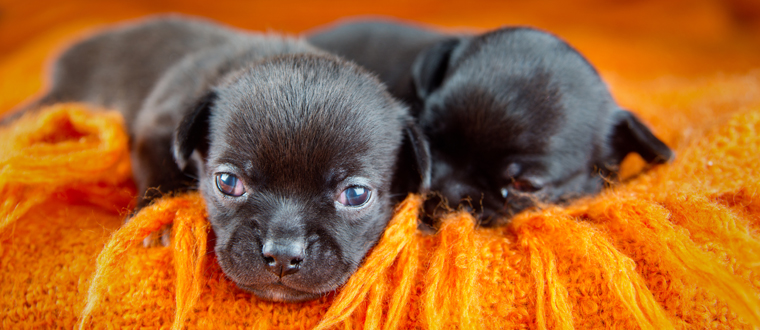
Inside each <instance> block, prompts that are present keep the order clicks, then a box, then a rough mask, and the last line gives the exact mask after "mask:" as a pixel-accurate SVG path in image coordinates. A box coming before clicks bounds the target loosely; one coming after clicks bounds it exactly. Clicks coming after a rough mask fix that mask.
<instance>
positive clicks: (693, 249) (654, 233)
mask: <svg viewBox="0 0 760 330" xmlns="http://www.w3.org/2000/svg"><path fill="white" fill-rule="evenodd" d="M618 205H620V206H618ZM623 205H624V206H623ZM590 209H594V210H595V211H596V212H600V214H598V215H595V217H597V218H600V219H604V220H605V221H610V222H613V223H614V224H611V225H614V226H615V227H616V228H621V229H622V230H624V231H627V232H626V235H628V236H631V237H640V239H643V240H646V242H647V244H650V245H651V246H652V247H653V249H655V250H656V251H658V255H659V258H660V260H662V261H663V262H665V263H667V264H669V266H668V268H669V269H676V270H680V271H681V272H682V273H683V275H684V276H687V277H689V278H692V279H693V280H695V281H696V283H697V285H698V286H699V287H701V288H705V289H706V290H708V291H710V292H712V293H713V294H714V295H715V296H716V297H718V298H719V299H721V300H722V301H725V302H726V303H727V304H728V306H729V307H730V308H731V310H732V311H734V312H735V313H736V314H737V315H739V316H741V317H742V318H743V319H744V320H745V321H747V322H749V323H750V324H752V325H754V326H756V327H760V298H758V297H757V295H755V294H754V292H756V291H755V289H754V288H753V287H751V286H749V285H748V284H747V283H745V282H744V281H742V280H741V279H740V278H738V277H737V276H735V275H733V274H731V273H730V272H729V271H727V270H726V266H725V265H722V264H721V263H720V262H718V261H717V260H715V257H713V256H712V255H710V254H708V253H706V252H704V251H702V250H701V249H700V248H699V247H698V246H697V245H696V244H695V243H694V241H693V240H692V239H691V238H690V237H689V235H688V231H685V230H677V229H676V226H675V225H674V224H673V223H672V222H671V220H670V219H669V218H670V217H671V216H672V214H671V212H670V211H668V210H666V209H664V208H663V207H662V206H660V205H659V204H655V203H652V202H646V201H638V200H627V201H625V202H622V203H615V204H614V205H613V204H612V203H609V204H608V206H607V207H606V208H590ZM628 213H632V216H630V217H629V216H626V214H628ZM595 214H596V213H595ZM676 216H677V219H675V220H676V221H679V222H689V220H688V217H687V218H682V216H683V215H682V214H679V213H676ZM629 219H645V220H646V222H643V221H642V220H636V221H629ZM722 220H724V219H720V220H719V219H715V220H705V221H708V222H709V221H722ZM716 225H717V223H716ZM720 226H725V224H723V225H720ZM723 231H725V229H724V230H723ZM726 235H728V233H726ZM730 236H733V235H730ZM732 239H734V238H732Z"/></svg>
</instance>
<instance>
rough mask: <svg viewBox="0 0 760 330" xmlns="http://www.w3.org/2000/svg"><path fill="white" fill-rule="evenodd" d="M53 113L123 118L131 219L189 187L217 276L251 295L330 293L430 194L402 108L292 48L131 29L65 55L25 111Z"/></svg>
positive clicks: (236, 34) (167, 22) (265, 38)
mask: <svg viewBox="0 0 760 330" xmlns="http://www.w3.org/2000/svg"><path fill="white" fill-rule="evenodd" d="M67 101H82V102H89V103H92V104H96V105H100V106H105V107H110V108H115V109H118V110H120V111H121V112H122V113H123V114H124V118H125V121H126V124H127V126H128V130H129V133H130V135H131V139H132V140H131V144H132V145H131V148H132V158H133V165H134V166H133V167H134V177H135V181H136V183H137V186H138V188H139V192H140V194H141V195H140V197H139V198H138V209H139V208H141V207H143V206H145V205H147V204H148V203H150V201H151V199H153V198H155V197H157V196H160V195H162V194H166V193H170V192H176V191H182V190H187V189H194V188H197V189H198V190H200V193H201V194H202V196H203V198H204V199H205V201H206V204H207V208H208V217H209V221H210V223H211V225H212V228H213V231H214V233H215V236H216V246H215V252H216V256H217V259H218V261H219V263H220V265H221V267H222V269H223V271H224V272H225V274H226V275H227V276H228V277H229V278H230V279H232V280H233V281H234V282H236V283H237V285H238V286H239V287H241V288H243V289H245V290H248V291H250V292H252V293H253V294H255V295H256V296H257V297H259V298H262V299H268V300H274V301H285V302H295V301H303V300H309V299H314V298H317V297H320V295H323V294H325V293H327V292H329V291H332V290H335V289H336V288H337V287H338V286H340V285H341V284H343V283H344V282H345V281H346V280H347V279H348V277H349V276H350V275H351V274H352V273H353V272H354V271H355V270H356V268H357V267H358V266H359V264H360V263H361V261H362V259H363V257H364V256H365V254H366V253H367V251H368V250H369V249H370V248H371V247H372V246H374V245H375V243H376V242H377V241H378V239H379V238H380V236H381V234H382V232H383V230H384V229H385V227H386V224H387V223H388V221H389V219H390V217H391V215H392V211H393V203H394V201H396V200H398V199H399V198H402V197H404V196H406V194H407V193H408V192H410V191H415V190H416V189H417V188H419V187H423V186H426V185H429V183H427V182H424V181H425V178H427V176H426V175H427V174H426V173H428V172H429V168H428V167H429V159H428V157H429V156H428V155H427V146H426V144H425V141H424V139H423V138H422V136H421V134H420V133H419V132H418V130H417V129H416V128H415V127H416V126H415V125H414V121H413V119H412V118H411V116H409V114H408V110H407V108H406V107H405V106H403V105H402V104H401V103H400V102H398V101H396V100H395V99H394V98H392V97H391V95H390V94H389V93H388V92H386V91H385V89H384V87H383V86H382V84H381V83H380V82H379V81H378V80H377V79H375V78H374V77H373V76H371V75H370V74H369V73H367V72H366V71H364V70H363V69H361V68H359V67H358V66H356V65H353V64H351V63H348V62H346V61H344V60H341V59H339V58H337V57H335V56H333V55H329V54H326V53H323V52H320V51H318V50H316V49H315V48H313V47H311V46H309V45H308V44H306V43H305V42H304V41H301V40H296V39H291V38H286V37H278V36H273V35H259V34H253V33H244V32H240V31H235V30H232V29H229V28H225V27H221V26H219V25H215V24H213V23H210V22H206V21H201V20H198V19H189V18H182V17H159V18H153V19H150V20H145V21H142V22H140V23H137V24H132V25H127V26H122V27H119V28H116V29H113V30H110V31H107V32H105V33H102V34H99V35H96V36H93V37H91V38H89V39H87V40H84V41H82V42H80V43H78V44H76V45H74V46H73V47H72V48H71V49H69V50H68V51H66V52H65V53H64V54H63V55H62V56H61V57H60V58H59V59H58V61H57V63H56V65H55V70H54V75H53V84H52V89H51V91H50V92H49V93H48V94H47V95H46V96H44V97H42V98H41V99H40V100H39V101H37V102H36V103H35V104H34V105H32V106H30V109H36V108H39V107H40V106H41V105H45V104H50V103H55V102H67ZM186 174H187V175H186ZM427 180H429V178H427Z"/></svg>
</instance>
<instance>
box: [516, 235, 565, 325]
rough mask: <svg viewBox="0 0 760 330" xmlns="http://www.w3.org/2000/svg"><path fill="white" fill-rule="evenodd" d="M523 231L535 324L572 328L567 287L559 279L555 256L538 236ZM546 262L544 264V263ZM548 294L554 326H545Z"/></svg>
mask: <svg viewBox="0 0 760 330" xmlns="http://www.w3.org/2000/svg"><path fill="white" fill-rule="evenodd" d="M530 236H531V235H530V234H528V233H523V235H522V237H523V238H524V241H523V245H527V246H528V250H529V256H530V257H529V258H530V268H531V273H532V274H533V280H534V281H535V283H536V284H535V285H536V325H537V326H538V328H539V329H542V330H544V329H548V328H555V329H573V314H572V312H571V311H570V309H571V308H570V303H569V302H568V297H567V289H565V287H563V286H562V285H561V283H560V281H559V275H558V274H557V268H556V256H555V255H554V253H552V252H551V251H550V250H549V249H548V248H546V246H547V245H546V244H545V243H544V242H542V241H541V240H540V238H538V237H532V239H531V237H530ZM545 264H546V265H545ZM547 293H548V295H549V309H550V311H551V312H552V313H551V315H552V316H554V324H553V325H554V326H553V327H548V326H547V323H548V322H547V310H546V306H545V305H546V297H545V296H546V295H547Z"/></svg>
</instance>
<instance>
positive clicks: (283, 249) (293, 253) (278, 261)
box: [261, 240, 304, 278]
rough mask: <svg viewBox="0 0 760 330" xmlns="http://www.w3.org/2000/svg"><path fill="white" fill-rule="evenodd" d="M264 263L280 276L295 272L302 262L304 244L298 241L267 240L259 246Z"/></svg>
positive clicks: (269, 269) (268, 268)
mask: <svg viewBox="0 0 760 330" xmlns="http://www.w3.org/2000/svg"><path fill="white" fill-rule="evenodd" d="M261 256H262V257H263V258H264V265H265V266H266V269H267V270H268V271H270V272H271V273H273V274H275V275H277V276H278V277H280V278H282V277H284V276H287V275H291V274H295V273H297V272H298V270H299V269H300V268H301V264H302V263H303V262H304V246H303V244H302V243H300V242H288V241H273V240H269V241H267V242H266V243H264V245H263V246H262V248H261Z"/></svg>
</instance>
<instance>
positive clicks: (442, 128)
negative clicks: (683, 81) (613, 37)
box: [413, 28, 672, 225]
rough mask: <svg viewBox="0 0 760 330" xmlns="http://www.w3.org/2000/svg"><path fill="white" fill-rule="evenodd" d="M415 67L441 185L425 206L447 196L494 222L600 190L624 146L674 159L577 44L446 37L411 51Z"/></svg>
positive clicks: (527, 33) (517, 32) (527, 34)
mask: <svg viewBox="0 0 760 330" xmlns="http://www.w3.org/2000/svg"><path fill="white" fill-rule="evenodd" d="M413 75H414V79H415V85H416V88H417V91H418V94H419V96H420V98H421V99H423V100H424V109H422V111H421V113H420V114H419V122H420V125H421V127H422V129H423V131H424V132H425V133H426V134H427V136H428V138H429V141H430V148H431V155H432V163H433V167H432V180H431V190H433V191H437V192H438V194H436V195H434V198H431V199H430V200H428V201H427V204H426V207H427V211H428V213H429V214H436V213H437V212H438V211H441V210H442V209H441V208H440V207H438V206H439V205H440V204H441V202H442V201H441V198H444V199H445V200H447V201H448V204H449V206H450V207H456V206H457V205H458V204H460V203H464V204H465V205H466V206H468V207H471V208H472V209H473V210H474V211H476V212H477V213H479V214H480V215H481V221H482V223H483V224H485V225H488V224H494V223H499V222H501V221H502V220H504V219H508V218H509V217H511V216H512V215H514V214H516V213H517V212H520V211H521V210H524V209H525V208H528V207H530V206H532V205H534V204H535V202H536V201H544V202H562V201H565V200H568V199H570V198H573V197H577V196H581V195H585V194H591V193H595V192H598V191H599V190H600V189H601V188H602V187H603V183H604V182H605V181H604V180H603V177H604V176H608V175H611V174H612V173H614V170H615V168H616V166H617V165H618V164H619V163H620V161H622V159H623V157H625V155H626V154H628V153H629V152H638V153H640V154H641V155H642V156H643V157H644V159H645V160H647V161H649V162H653V163H659V162H664V161H666V160H669V159H670V158H671V157H672V153H671V151H670V149H669V148H668V147H667V146H665V145H664V144H663V143H662V142H661V141H659V140H658V139H657V138H656V137H654V136H653V135H652V133H651V132H650V131H649V130H648V129H647V128H646V127H645V126H644V125H643V124H641V123H640V122H639V121H638V120H637V119H636V118H635V116H633V115H632V114H631V113H630V112H628V111H624V110H622V109H620V108H618V106H617V105H616V104H615V102H614V101H613V100H612V98H611V96H610V94H609V92H608V91H607V89H606V87H605V85H604V83H603V82H602V81H601V80H600V78H599V76H598V74H597V73H596V71H595V70H594V69H593V67H591V66H590V65H589V63H588V62H587V61H586V60H585V59H584V58H583V57H582V56H581V55H580V54H579V53H578V52H576V51H575V50H573V49H572V48H571V47H570V46H568V45H567V44H566V43H564V42H562V41H561V40H559V39H557V38H556V37H554V36H551V35H549V34H546V33H543V32H539V31H536V30H531V29H523V28H518V29H502V30H497V31H494V32H491V33H488V34H484V35H481V36H477V37H473V38H469V39H467V38H466V39H454V40H449V41H447V42H443V43H441V44H439V45H437V46H436V47H433V48H432V49H430V50H428V51H427V52H426V53H423V54H422V55H421V56H420V57H418V59H417V62H416V63H415V65H414V68H413Z"/></svg>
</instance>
